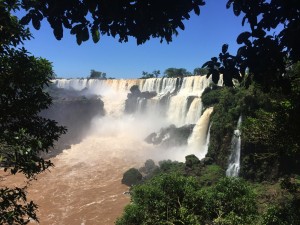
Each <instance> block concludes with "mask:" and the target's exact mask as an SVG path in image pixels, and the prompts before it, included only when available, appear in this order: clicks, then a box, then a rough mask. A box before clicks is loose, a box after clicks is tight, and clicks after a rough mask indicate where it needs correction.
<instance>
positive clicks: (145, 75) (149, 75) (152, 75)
mask: <svg viewBox="0 0 300 225" xmlns="http://www.w3.org/2000/svg"><path fill="white" fill-rule="evenodd" d="M159 75H160V70H154V71H153V72H152V73H148V72H145V71H143V72H142V77H141V79H148V78H158V77H159Z"/></svg>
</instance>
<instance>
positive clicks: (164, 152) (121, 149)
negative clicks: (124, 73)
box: [28, 76, 212, 225]
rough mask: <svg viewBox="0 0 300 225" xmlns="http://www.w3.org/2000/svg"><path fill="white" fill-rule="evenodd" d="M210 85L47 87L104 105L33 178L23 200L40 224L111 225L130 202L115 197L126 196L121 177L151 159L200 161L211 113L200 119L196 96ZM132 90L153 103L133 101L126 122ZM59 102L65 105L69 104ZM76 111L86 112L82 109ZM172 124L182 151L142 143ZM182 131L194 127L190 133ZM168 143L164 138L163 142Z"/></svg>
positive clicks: (165, 82)
mask: <svg viewBox="0 0 300 225" xmlns="http://www.w3.org/2000/svg"><path fill="white" fill-rule="evenodd" d="M210 82H211V79H210V78H209V79H207V78H206V77H205V76H202V77H200V76H192V77H184V78H151V79H146V80H145V79H136V80H134V79H132V80H116V79H108V80H94V79H57V80H53V84H54V85H55V86H56V87H58V88H64V89H71V90H76V91H78V93H80V94H79V96H81V94H84V95H86V96H85V97H86V98H81V97H82V96H81V97H79V98H76V99H75V100H74V101H77V100H78V99H79V100H82V101H85V100H86V99H87V98H88V96H87V95H97V96H98V97H99V98H100V99H101V100H102V101H103V103H104V110H105V112H106V114H105V116H99V117H96V118H94V119H93V120H92V121H91V126H89V128H86V129H88V130H85V131H83V132H84V133H85V134H86V136H85V137H83V138H82V140H80V142H75V143H73V144H71V146H69V148H68V149H65V150H64V151H63V152H59V154H58V155H56V156H55V157H53V158H52V159H51V161H53V163H54V164H55V167H54V168H52V169H51V173H44V174H41V175H39V178H38V179H37V180H36V181H33V182H32V184H31V185H30V186H29V188H28V193H29V196H28V197H30V199H32V200H33V201H34V202H36V203H37V204H38V205H39V218H40V223H41V224H82V225H85V224H107V225H112V224H114V221H115V220H116V218H117V217H118V216H120V215H121V213H122V211H123V209H124V207H125V205H126V204H128V203H129V201H130V199H129V197H128V196H126V195H123V194H122V193H123V192H125V191H127V190H128V188H127V187H126V186H124V185H122V184H121V179H122V175H123V173H124V172H125V171H126V170H128V169H129V168H131V167H139V166H141V165H142V164H143V163H144V162H145V161H146V160H147V159H150V158H152V159H153V160H155V161H160V160H164V159H171V160H177V161H184V160H185V156H186V155H188V154H195V155H196V156H197V157H199V158H200V159H201V158H203V157H204V156H205V154H206V153H207V146H208V142H209V130H210V129H209V128H208V127H209V117H210V114H211V112H212V108H208V109H206V110H205V111H204V112H203V114H202V102H201V95H202V92H203V90H204V89H205V88H206V87H208V86H209V84H210ZM134 85H136V86H137V87H138V89H139V90H140V91H141V93H143V92H149V93H150V92H156V95H155V96H154V95H153V96H152V95H151V97H150V98H144V97H143V96H144V95H140V96H134V98H133V101H132V103H133V104H136V105H135V107H134V108H135V109H136V110H135V111H133V112H130V114H128V113H127V114H126V113H124V109H125V108H126V106H127V105H126V104H127V103H128V101H127V102H126V100H128V99H129V97H128V94H129V93H130V89H131V87H133V86H134ZM60 91H61V90H60ZM62 92H63V91H62ZM66 92H68V91H66ZM69 92H72V93H73V91H69ZM149 93H148V94H149ZM130 94H133V93H132V91H131V93H130ZM94 97H95V96H93V98H94ZM66 99H67V100H66V102H67V101H68V96H66ZM63 101H64V100H63ZM66 102H63V104H64V103H66ZM99 102H100V101H99ZM79 105H80V106H82V107H85V104H82V103H81V104H79ZM176 110H178V111H176ZM70 113H72V112H70ZM75 119H76V120H80V119H82V118H75ZM171 124H174V125H175V126H177V127H175V128H176V129H177V128H178V127H179V126H181V125H186V126H184V128H185V127H190V129H192V133H191V135H190V137H189V139H188V143H187V144H184V145H180V146H179V145H177V146H175V147H174V146H170V147H164V146H156V145H153V144H149V143H146V142H145V141H144V139H145V138H146V137H147V136H148V135H149V134H151V133H153V132H157V131H159V130H161V128H166V127H170V125H171ZM189 124H196V125H195V126H194V129H193V125H189ZM171 127H172V126H171ZM173 127H174V126H173ZM82 129H84V128H82ZM178 129H179V128H178ZM189 131H191V130H189ZM70 132H71V131H70ZM168 137H169V136H168V134H167V135H166V136H164V138H165V139H167V138H168ZM176 140H178V139H176ZM163 141H164V140H163ZM78 187H81V188H78Z"/></svg>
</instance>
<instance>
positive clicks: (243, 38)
mask: <svg viewBox="0 0 300 225" xmlns="http://www.w3.org/2000/svg"><path fill="white" fill-rule="evenodd" d="M249 37H251V33H250V32H248V31H246V32H243V33H241V34H240V35H239V36H238V37H237V39H236V42H237V43H238V44H242V43H245V42H246V41H247V40H248V39H249Z"/></svg>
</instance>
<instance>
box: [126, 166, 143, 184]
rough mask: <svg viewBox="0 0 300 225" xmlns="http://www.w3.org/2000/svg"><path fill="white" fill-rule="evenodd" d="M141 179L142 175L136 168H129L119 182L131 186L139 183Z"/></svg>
mask: <svg viewBox="0 0 300 225" xmlns="http://www.w3.org/2000/svg"><path fill="white" fill-rule="evenodd" d="M142 179H143V176H142V174H141V173H140V172H139V171H138V169H135V168H131V169H129V170H127V171H126V172H125V173H124V175H123V179H122V181H121V182H122V184H125V185H127V186H132V185H136V184H139V183H141V181H142Z"/></svg>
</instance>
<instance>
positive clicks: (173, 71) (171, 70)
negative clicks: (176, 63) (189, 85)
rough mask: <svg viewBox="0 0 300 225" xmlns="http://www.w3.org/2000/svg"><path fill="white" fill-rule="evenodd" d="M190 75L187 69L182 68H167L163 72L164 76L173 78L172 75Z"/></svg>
mask: <svg viewBox="0 0 300 225" xmlns="http://www.w3.org/2000/svg"><path fill="white" fill-rule="evenodd" d="M189 75H192V74H191V72H189V71H187V70H186V69H184V68H168V69H166V70H165V72H164V77H167V78H173V77H184V76H189Z"/></svg>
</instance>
